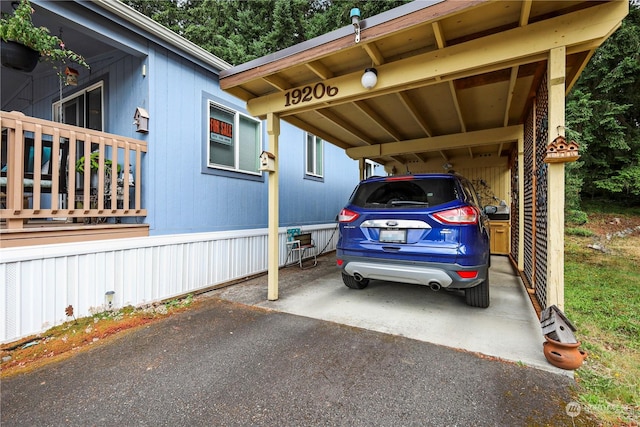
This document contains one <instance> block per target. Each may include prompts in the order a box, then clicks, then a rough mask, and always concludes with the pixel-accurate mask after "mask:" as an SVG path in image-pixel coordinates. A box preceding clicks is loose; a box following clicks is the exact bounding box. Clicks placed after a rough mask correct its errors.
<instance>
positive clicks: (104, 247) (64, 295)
mask: <svg viewBox="0 0 640 427" xmlns="http://www.w3.org/2000/svg"><path fill="white" fill-rule="evenodd" d="M302 229H303V230H304V231H307V232H311V233H312V236H313V239H314V240H315V243H316V246H317V250H318V251H320V250H323V249H324V252H329V251H333V250H335V248H336V243H337V240H338V235H337V231H336V225H335V224H325V225H313V226H305V227H302ZM286 238H287V236H286V228H282V229H281V230H280V253H279V254H278V256H279V259H280V265H283V264H284V262H285V259H286V256H287V247H286V243H285V242H286ZM267 260H268V257H267V230H266V229H254V230H234V231H224V232H213V233H196V234H181V235H171V236H152V237H143V238H136V239H119V240H105V241H98V242H83V243H81V244H76V243H69V244H60V245H42V246H29V247H23V248H11V249H0V285H1V288H0V308H2V315H0V343H5V342H10V341H14V340H17V339H19V338H22V337H26V336H29V335H32V334H37V333H40V332H44V331H45V330H47V329H48V328H50V327H51V326H55V325H59V324H61V323H64V322H65V321H67V320H70V319H68V318H67V317H66V315H65V308H66V307H67V306H69V305H72V306H73V309H74V314H75V316H76V317H84V316H88V315H91V314H92V313H94V312H96V311H102V310H103V309H104V306H105V293H106V292H108V291H114V292H115V295H114V296H115V298H114V303H113V305H114V307H116V308H118V307H123V306H127V305H133V306H139V305H143V304H148V303H152V302H156V301H161V300H165V299H168V298H174V297H177V296H181V295H186V294H189V293H191V292H197V291H199V290H203V289H206V288H208V287H211V286H214V285H218V284H221V283H225V282H229V281H232V280H236V279H240V278H243V277H247V276H251V275H253V274H257V273H263V272H265V271H266V270H267Z"/></svg>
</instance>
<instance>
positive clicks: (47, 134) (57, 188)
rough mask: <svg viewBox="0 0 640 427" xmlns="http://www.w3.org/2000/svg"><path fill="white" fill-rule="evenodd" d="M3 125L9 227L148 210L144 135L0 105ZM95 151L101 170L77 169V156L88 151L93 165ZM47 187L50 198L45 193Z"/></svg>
mask: <svg viewBox="0 0 640 427" xmlns="http://www.w3.org/2000/svg"><path fill="white" fill-rule="evenodd" d="M0 127H1V129H2V144H1V146H0V158H1V159H2V171H1V177H0V214H1V217H2V219H3V220H5V221H6V227H7V228H8V229H20V228H23V224H24V223H25V222H26V221H25V220H28V219H45V218H49V219H61V218H81V219H85V220H86V219H87V218H103V219H104V218H119V217H143V216H146V215H147V211H146V209H143V207H142V201H141V188H142V186H143V185H144V183H143V180H142V170H141V165H142V156H143V153H146V152H147V143H146V142H145V141H140V140H137V139H132V138H126V137H123V136H119V135H113V134H108V133H104V132H98V131H94V130H91V129H85V128H81V127H77V126H70V125H65V124H61V123H57V122H51V121H47V120H42V119H37V118H33V117H28V116H25V115H24V114H22V113H19V112H11V113H8V112H5V111H0ZM94 152H98V153H99V155H98V157H97V160H98V161H97V163H98V168H97V170H94V171H92V173H84V174H82V173H78V172H77V171H76V162H77V161H78V159H80V158H82V157H83V156H84V170H85V171H90V170H91V169H92V168H91V159H90V154H91V153H94ZM81 162H82V161H81ZM118 169H120V170H121V171H122V173H121V174H119V173H118ZM129 171H133V174H132V178H133V180H132V182H130V181H131V180H130V179H129ZM92 174H93V178H92V176H91V175H92ZM111 177H117V179H110V178H111ZM92 181H93V183H92ZM85 190H88V191H85ZM130 190H132V191H130ZM47 193H48V194H50V197H49V198H47V197H42V196H43V195H44V194H47ZM130 193H131V194H130Z"/></svg>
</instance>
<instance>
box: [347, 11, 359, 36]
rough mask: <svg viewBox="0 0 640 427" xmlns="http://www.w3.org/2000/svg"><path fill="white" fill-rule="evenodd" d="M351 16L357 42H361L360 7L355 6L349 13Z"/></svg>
mask: <svg viewBox="0 0 640 427" xmlns="http://www.w3.org/2000/svg"><path fill="white" fill-rule="evenodd" d="M349 17H351V23H352V24H353V31H355V33H356V43H359V42H360V9H358V8H357V7H354V8H353V9H351V13H349Z"/></svg>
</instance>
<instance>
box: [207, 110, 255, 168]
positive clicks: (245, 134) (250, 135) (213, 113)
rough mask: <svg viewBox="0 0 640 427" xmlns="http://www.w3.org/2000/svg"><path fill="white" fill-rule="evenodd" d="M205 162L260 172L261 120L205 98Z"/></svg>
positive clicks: (220, 166)
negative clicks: (207, 130) (207, 107)
mask: <svg viewBox="0 0 640 427" xmlns="http://www.w3.org/2000/svg"><path fill="white" fill-rule="evenodd" d="M208 119H209V120H208V123H209V145H208V166H209V167H214V168H220V169H228V170H233V171H239V172H245V173H252V174H256V175H257V174H260V172H259V171H258V163H259V160H258V156H259V155H260V147H262V140H261V139H262V138H261V135H262V131H261V126H262V125H261V123H260V121H258V120H255V119H253V118H251V117H249V116H246V115H244V114H241V113H239V112H237V111H234V110H231V109H228V108H225V107H223V106H221V105H219V104H216V103H214V102H212V101H209V116H208Z"/></svg>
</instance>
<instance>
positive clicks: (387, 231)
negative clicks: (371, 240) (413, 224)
mask: <svg viewBox="0 0 640 427" xmlns="http://www.w3.org/2000/svg"><path fill="white" fill-rule="evenodd" d="M379 240H380V242H383V243H407V230H405V229H398V228H382V229H380V238H379Z"/></svg>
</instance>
